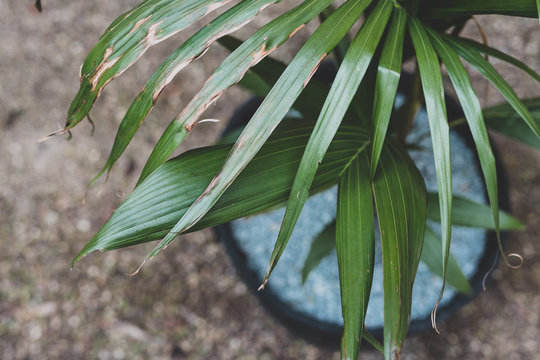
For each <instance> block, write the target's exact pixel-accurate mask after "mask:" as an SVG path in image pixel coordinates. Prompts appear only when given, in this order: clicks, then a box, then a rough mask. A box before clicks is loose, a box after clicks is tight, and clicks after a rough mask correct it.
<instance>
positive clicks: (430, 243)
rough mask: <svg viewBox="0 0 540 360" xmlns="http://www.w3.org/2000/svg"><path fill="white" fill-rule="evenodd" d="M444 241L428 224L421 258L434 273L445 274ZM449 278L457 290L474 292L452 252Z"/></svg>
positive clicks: (466, 292)
mask: <svg viewBox="0 0 540 360" xmlns="http://www.w3.org/2000/svg"><path fill="white" fill-rule="evenodd" d="M441 251H442V242H441V239H440V238H439V236H438V235H437V234H436V233H435V232H434V231H433V230H431V228H430V227H429V226H426V232H425V234H424V247H423V248H422V256H421V260H422V262H423V263H424V264H426V265H427V267H428V268H429V270H431V272H433V273H434V274H437V275H439V276H440V277H442V276H443V274H442V271H441V269H442V261H441V260H442V259H441ZM447 280H448V283H449V284H450V285H452V286H453V287H454V288H455V289H456V290H457V291H459V292H461V293H463V294H466V295H470V294H472V288H471V284H470V283H469V280H468V279H467V277H466V276H465V274H463V271H461V268H460V267H459V264H458V263H457V261H456V259H455V258H454V257H453V256H452V254H450V257H449V258H448V273H447Z"/></svg>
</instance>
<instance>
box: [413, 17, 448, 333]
mask: <svg viewBox="0 0 540 360" xmlns="http://www.w3.org/2000/svg"><path fill="white" fill-rule="evenodd" d="M409 30H410V34H411V38H412V41H413V45H414V48H415V50H416V56H417V59H418V67H419V69H420V78H421V79H422V87H423V89H424V98H425V101H426V110H427V113H428V119H429V128H430V132H431V139H432V144H433V155H434V158H435V171H436V174H437V185H438V190H439V201H440V212H441V232H442V242H443V249H442V257H443V285H442V288H441V293H440V295H439V301H440V299H441V298H442V295H443V292H444V286H445V281H446V272H447V266H448V256H449V254H450V241H451V235H452V226H451V224H452V212H451V210H452V171H451V165H450V132H449V127H448V121H447V116H446V105H445V103H444V88H443V83H442V76H441V69H440V67H439V60H438V59H437V54H436V53H435V50H434V49H433V46H432V45H431V43H430V41H429V38H428V35H427V33H426V31H425V29H424V27H423V25H422V23H420V21H419V20H417V19H415V18H412V17H411V18H410V21H409ZM437 304H438V302H437ZM435 314H436V313H435V311H434V315H435ZM433 320H434V321H433V326H436V323H435V318H433Z"/></svg>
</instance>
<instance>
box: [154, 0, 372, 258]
mask: <svg viewBox="0 0 540 360" xmlns="http://www.w3.org/2000/svg"><path fill="white" fill-rule="evenodd" d="M368 4H369V0H355V1H349V2H346V3H345V4H344V5H342V6H341V7H340V8H339V9H338V10H337V11H336V12H335V13H334V14H333V15H332V16H330V17H329V18H328V19H327V20H326V21H325V22H324V23H323V24H322V25H321V26H320V27H319V28H318V29H317V30H316V31H315V32H314V33H313V35H312V36H311V37H310V38H309V40H308V41H307V42H306V43H305V44H304V46H303V47H302V48H301V49H300V50H299V52H298V54H297V55H296V56H295V57H294V59H293V60H292V62H291V63H290V65H289V66H288V67H287V70H286V71H285V72H284V73H283V75H282V76H281V77H280V78H279V80H278V82H277V83H276V85H274V87H273V88H272V90H271V91H270V93H269V94H268V95H267V96H266V98H265V100H264V102H263V103H262V104H261V106H260V107H259V109H258V110H257V112H256V113H255V115H253V117H252V118H251V120H250V122H249V123H248V125H247V126H246V128H245V129H244V131H243V132H242V135H241V136H240V138H239V139H238V141H237V142H236V144H235V146H234V147H233V150H232V151H231V153H230V154H229V156H228V157H227V160H226V161H225V164H224V165H223V168H222V169H221V171H220V172H219V173H218V174H217V175H216V177H215V178H214V179H213V180H212V182H211V183H210V184H209V185H208V188H207V189H206V190H205V191H204V193H203V194H202V195H201V196H200V197H199V198H198V199H197V201H196V202H195V203H194V204H193V205H192V206H191V207H190V208H189V209H188V211H187V212H186V213H185V214H184V216H183V217H182V219H180V221H179V222H178V223H177V224H176V225H175V227H174V228H173V230H172V231H171V233H169V234H167V236H166V237H165V238H164V239H163V240H162V241H161V243H160V244H159V245H158V246H156V248H155V249H154V250H153V251H152V252H151V253H150V254H149V255H148V258H151V257H153V256H155V255H156V254H157V253H158V252H159V251H160V250H161V249H163V247H165V246H167V245H168V244H169V243H170V242H171V241H172V240H174V238H175V234H178V233H181V232H183V231H185V230H187V229H189V228H190V227H191V226H193V224H195V223H196V222H197V221H198V220H199V219H200V218H201V217H202V216H204V214H205V213H206V212H207V211H208V210H210V208H211V207H212V206H213V205H214V204H215V203H216V201H217V200H218V199H219V198H220V197H221V195H222V194H223V192H224V191H225V190H226V189H227V188H228V187H229V186H230V184H231V183H232V182H233V181H234V179H235V178H236V177H237V176H238V175H239V174H240V172H241V171H242V169H243V168H244V167H245V166H246V165H247V164H248V163H249V161H250V160H251V159H252V158H253V156H255V154H256V153H257V151H259V149H260V148H261V147H262V145H263V144H264V142H265V141H266V140H267V139H268V137H269V136H270V134H271V133H272V131H273V129H274V128H275V127H276V126H277V125H278V124H279V122H280V121H281V120H282V119H283V117H284V116H285V114H286V113H287V111H288V110H289V109H290V107H291V106H292V104H293V103H294V101H295V100H296V98H297V97H298V95H299V94H300V92H301V91H302V89H303V88H304V87H305V84H307V82H308V81H309V80H310V78H311V76H312V75H313V73H314V72H315V71H316V69H317V67H318V66H319V64H320V62H321V61H322V59H324V57H325V56H326V54H327V53H328V52H329V51H330V50H332V48H333V47H334V46H336V44H337V43H338V42H339V41H340V40H341V38H343V36H344V35H345V34H346V33H347V31H348V30H349V29H350V28H351V26H352V25H353V24H354V23H355V21H356V20H357V19H358V17H359V16H360V15H361V14H362V12H363V11H364V9H365V8H366V6H367V5H368ZM271 263H273V261H271Z"/></svg>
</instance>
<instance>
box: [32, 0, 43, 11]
mask: <svg viewBox="0 0 540 360" xmlns="http://www.w3.org/2000/svg"><path fill="white" fill-rule="evenodd" d="M34 6H35V7H36V9H37V11H39V12H42V11H43V7H42V6H41V0H36V3H35V5H34Z"/></svg>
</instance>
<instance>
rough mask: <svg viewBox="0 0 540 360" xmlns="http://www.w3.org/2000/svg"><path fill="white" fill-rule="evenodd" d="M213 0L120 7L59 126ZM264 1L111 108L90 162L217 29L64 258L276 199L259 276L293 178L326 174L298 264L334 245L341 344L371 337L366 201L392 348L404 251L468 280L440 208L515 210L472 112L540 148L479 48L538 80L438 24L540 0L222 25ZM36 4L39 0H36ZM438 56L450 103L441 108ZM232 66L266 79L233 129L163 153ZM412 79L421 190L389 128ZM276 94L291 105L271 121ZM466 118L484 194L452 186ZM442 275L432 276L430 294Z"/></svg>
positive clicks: (395, 354)
mask: <svg viewBox="0 0 540 360" xmlns="http://www.w3.org/2000/svg"><path fill="white" fill-rule="evenodd" d="M229 2H230V1H227V0H226V1H221V0H219V1H218V0H145V1H143V2H142V3H141V4H139V5H138V6H136V7H135V8H133V9H132V10H130V11H128V12H126V13H125V14H123V15H121V16H120V17H118V18H117V19H116V20H115V21H114V22H113V23H112V24H111V25H110V26H109V28H108V29H107V30H106V31H105V33H104V34H103V36H102V37H101V38H100V40H99V42H98V43H97V44H96V45H95V47H94V48H93V49H92V50H91V51H90V53H89V55H88V57H87V59H86V61H85V62H84V64H83V67H82V69H81V85H80V89H79V91H78V93H77V95H76V96H75V98H74V100H73V102H72V104H71V106H70V108H69V110H68V117H67V122H66V126H65V129H64V130H62V131H60V133H64V132H67V131H69V130H70V129H72V128H73V127H74V126H76V125H77V124H78V123H79V122H80V121H81V120H82V119H83V118H84V117H86V116H87V115H88V114H89V112H90V110H91V108H92V106H93V105H94V103H95V101H96V100H97V99H98V97H99V96H100V94H101V92H102V90H103V89H104V87H105V86H106V85H107V84H108V83H109V82H110V81H111V80H113V79H114V78H115V77H117V76H119V75H120V74H122V73H123V72H124V71H125V70H126V69H127V68H128V67H130V66H131V65H132V64H133V63H134V62H135V61H137V60H138V59H139V58H140V57H141V56H142V55H143V54H144V53H145V52H146V51H147V50H148V49H149V48H150V47H151V46H153V45H155V44H157V43H159V42H160V41H163V40H165V39H166V38H168V37H170V36H172V35H174V34H176V33H177V32H179V31H181V30H182V29H184V28H186V27H187V26H190V25H192V24H193V23H195V22H197V21H198V20H200V19H203V18H205V17H206V16H207V15H209V14H211V13H212V12H214V11H215V10H217V9H219V8H221V7H224V6H226V5H227V4H228V3H229ZM279 2H281V0H242V1H238V2H236V5H234V6H231V7H229V8H228V9H226V10H225V11H223V12H221V13H220V15H218V16H216V17H215V18H214V19H213V20H212V21H210V22H209V23H207V24H206V25H203V26H202V27H201V28H200V29H199V30H198V31H197V32H195V34H194V35H193V36H191V37H190V38H189V39H188V40H186V41H185V42H184V43H183V44H182V45H181V46H180V47H179V48H178V49H177V50H176V51H174V52H173V53H172V54H171V55H170V56H169V58H168V59H167V60H165V62H164V63H163V64H162V65H161V66H160V67H159V69H158V70H157V71H156V72H155V73H154V74H153V75H152V77H151V78H150V79H149V80H148V82H147V84H146V85H145V86H144V88H143V89H142V90H141V91H140V93H139V94H138V96H137V97H136V98H135V99H134V101H133V103H132V104H131V106H130V107H129V109H128V110H127V112H126V115H125V116H124V119H123V120H122V122H121V124H120V126H119V129H118V132H117V134H116V138H115V140H114V145H113V148H112V150H111V153H110V155H109V158H108V160H107V162H106V163H105V164H104V167H103V169H102V171H101V172H100V173H99V174H98V176H97V177H96V178H95V179H97V178H98V177H99V176H100V175H101V174H103V173H104V172H108V171H110V169H111V168H112V167H113V165H114V164H115V162H116V161H117V160H118V159H119V157H120V156H121V155H122V153H123V152H124V150H125V149H126V147H127V146H128V145H129V143H130V141H131V139H132V138H133V136H134V135H135V133H136V132H137V130H138V128H139V127H140V125H141V124H142V122H143V121H144V120H145V118H146V117H147V115H148V114H149V112H150V111H151V110H152V108H153V106H154V104H155V103H156V100H157V99H158V98H159V96H160V93H161V91H162V90H163V89H164V88H165V87H166V86H167V85H168V84H169V83H170V82H171V81H172V79H173V78H174V77H175V76H176V75H177V74H178V73H179V72H180V71H181V70H182V69H184V68H185V67H186V66H188V65H189V64H190V63H191V62H193V61H195V60H196V59H198V58H199V57H200V56H202V55H203V54H204V53H205V51H206V50H207V49H208V48H209V47H210V46H212V45H213V44H214V43H215V42H217V41H219V43H221V44H222V45H224V46H225V47H226V48H227V49H229V50H230V51H231V54H230V55H229V56H228V57H227V58H226V59H225V60H224V61H223V62H222V63H221V65H220V66H219V67H218V68H217V69H216V70H215V72H214V73H213V74H212V76H211V77H210V78H209V79H208V80H207V81H206V83H205V85H204V86H203V88H202V89H201V90H200V91H199V92H198V93H197V94H196V95H195V96H194V97H193V99H192V100H191V102H190V103H189V104H188V105H187V106H186V107H185V108H184V109H183V110H182V111H181V112H180V113H179V114H178V116H176V117H175V118H174V119H172V121H171V122H170V124H169V126H168V127H167V129H165V131H164V133H163V135H162V136H161V138H160V139H159V141H158V142H157V144H156V146H155V148H154V150H153V152H152V154H151V155H150V157H149V159H148V161H147V163H146V165H145V167H144V169H143V171H142V174H141V176H140V179H139V182H138V184H137V187H136V188H135V190H134V191H133V193H132V194H131V195H130V196H129V197H128V198H127V199H126V200H125V201H124V202H123V203H122V204H121V205H120V206H119V207H118V209H117V210H116V211H115V213H114V214H113V215H112V216H111V218H110V219H109V220H108V221H107V223H106V224H105V225H104V226H103V227H102V228H101V230H100V231H99V232H98V233H97V234H96V235H94V237H92V239H91V240H90V242H89V243H88V244H87V245H86V246H85V247H84V248H83V249H82V250H81V252H80V253H79V254H78V255H77V257H76V258H75V259H74V263H75V262H76V261H78V260H79V259H80V258H81V257H83V256H84V255H86V254H88V253H90V252H92V251H95V250H101V251H106V250H112V249H118V248H122V247H126V246H131V245H135V244H141V243H144V242H148V241H153V240H160V239H162V241H161V242H160V243H159V244H158V245H157V247H156V248H155V249H154V250H153V251H152V252H151V253H150V254H149V256H148V258H150V257H152V256H154V255H156V254H158V253H159V252H160V251H161V250H162V249H164V248H165V247H166V246H167V245H168V244H170V243H171V242H172V241H173V240H174V239H175V238H176V236H177V235H179V234H181V233H185V232H188V231H194V230H197V229H202V228H205V227H209V226H214V225H217V224H222V223H225V222H228V221H231V220H233V219H236V218H239V217H242V216H246V215H249V214H253V213H256V212H260V211H263V210H265V209H268V208H270V207H273V206H276V205H278V204H282V203H286V212H285V216H284V218H283V223H282V226H281V229H280V232H279V235H278V239H277V240H276V244H275V248H274V251H273V254H272V257H271V259H269V260H270V263H269V267H268V272H267V275H266V278H265V282H266V281H267V280H268V277H269V276H270V274H271V271H272V269H273V268H274V266H275V265H276V263H277V261H278V260H279V257H280V255H281V254H282V253H283V251H285V250H286V245H287V242H288V240H289V237H290V235H291V233H292V231H293V229H294V226H295V224H296V221H297V219H298V216H299V214H300V212H301V210H302V208H303V206H304V204H305V201H306V199H307V198H308V196H309V195H311V194H313V193H314V192H317V191H319V190H322V189H325V188H327V187H328V186H330V185H332V184H338V189H339V195H338V208H337V219H336V223H335V225H334V224H331V225H329V226H328V227H327V228H326V229H325V230H324V231H323V232H322V233H321V235H320V236H319V237H318V238H317V239H316V241H315V242H314V244H313V247H312V251H311V253H310V255H309V257H308V259H307V261H306V264H305V267H304V271H303V278H304V279H305V278H306V277H307V275H308V274H309V271H310V270H311V269H312V268H314V267H315V266H316V264H317V263H318V262H319V261H320V259H321V258H322V257H324V256H326V255H327V254H328V253H329V252H330V251H331V250H332V249H333V247H334V246H335V247H336V249H337V257H338V264H339V274H340V286H341V295H342V310H343V317H344V321H345V328H344V334H343V341H342V358H344V359H356V358H357V357H358V353H359V348H360V340H361V339H362V337H364V338H366V339H368V341H370V342H372V343H373V339H372V338H371V337H370V335H369V334H367V333H366V332H365V329H364V328H363V322H364V318H365V311H366V309H367V304H368V300H369V293H370V289H371V282H372V269H373V249H374V235H373V234H374V228H373V227H374V226H375V221H374V210H375V212H376V214H377V217H378V223H379V226H380V233H381V241H382V248H383V274H384V297H385V298H384V312H385V314H384V315H385V329H384V333H385V336H384V349H382V348H381V350H382V351H383V352H384V354H385V358H386V359H397V358H399V354H400V351H401V346H402V344H403V341H404V339H405V337H406V334H407V329H408V323H409V316H410V312H411V294H412V286H413V283H414V279H415V276H416V270H417V267H418V262H419V261H420V260H422V261H424V262H425V263H426V264H427V265H428V267H429V268H430V269H431V270H432V271H433V272H434V273H436V274H438V275H440V276H441V277H442V278H443V283H445V282H446V280H448V282H449V283H450V284H452V285H453V286H454V287H455V288H457V289H458V290H460V291H462V292H464V293H469V292H470V291H471V288H470V285H469V284H468V281H467V279H466V278H465V277H464V275H463V273H462V272H461V270H460V269H459V267H458V266H457V262H456V261H455V259H454V258H453V257H452V256H451V254H450V251H449V250H450V242H451V225H452V224H460V225H466V226H476V227H483V228H488V229H494V230H495V231H496V233H497V234H499V231H500V230H501V229H520V228H521V226H522V225H521V224H520V223H519V221H517V220H516V219H514V218H512V217H511V216H509V215H507V214H504V213H501V212H500V211H499V210H498V206H499V205H498V202H499V200H498V184H497V177H496V169H495V161H494V157H493V153H492V150H491V145H490V141H489V137H488V134H487V129H488V128H491V129H493V130H495V131H497V132H500V133H502V134H504V135H506V136H509V137H511V138H513V139H516V140H518V141H520V142H523V143H525V144H527V145H530V146H533V147H535V148H537V149H540V140H539V136H540V128H539V123H540V101H539V100H538V99H533V100H526V101H522V100H521V99H519V97H518V96H517V95H516V94H515V92H514V91H513V90H512V88H511V87H510V86H509V85H508V83H506V81H505V80H504V79H503V78H502V77H501V76H500V74H499V73H498V72H497V71H496V69H495V68H494V67H493V66H492V65H491V64H490V63H489V62H488V61H487V60H486V59H485V58H484V57H483V56H482V55H484V54H485V55H489V56H492V57H495V58H499V59H501V60H503V61H505V62H508V63H509V64H512V65H514V66H516V67H517V68H519V69H521V70H523V71H524V72H526V73H527V74H529V75H530V76H531V77H532V78H534V79H535V80H537V81H540V75H538V74H536V73H535V72H534V71H533V70H532V69H531V68H529V67H528V66H527V65H525V64H523V63H522V62H521V61H519V60H517V59H515V58H513V57H512V56H510V55H508V54H505V53H503V52H501V51H499V50H497V49H493V48H491V47H489V46H487V45H483V44H479V43H477V42H475V41H473V40H470V39H465V38H462V37H460V36H459V35H458V34H457V33H458V31H453V35H448V30H456V29H460V27H461V26H462V25H463V24H464V23H465V22H466V21H467V20H468V19H469V18H470V17H471V16H473V15H475V14H503V15H512V16H523V17H538V16H539V10H540V1H539V0H536V1H535V0H349V1H346V2H344V3H342V5H341V6H339V7H336V6H334V5H335V4H334V1H333V0H303V1H299V2H298V5H297V6H296V7H294V8H292V9H291V10H289V11H287V12H285V13H284V14H282V15H280V16H278V17H276V18H275V19H273V20H271V21H268V22H267V23H266V24H264V25H263V26H262V27H260V28H259V29H258V30H256V31H255V32H254V33H253V34H252V35H251V36H249V37H248V38H247V39H246V40H237V39H235V38H233V37H231V36H229V35H228V34H230V33H232V32H234V31H235V30H237V29H239V28H242V27H244V26H245V25H247V24H248V23H249V22H251V20H253V19H254V18H255V17H256V16H258V15H259V13H260V12H261V11H263V10H264V9H265V8H266V7H268V6H270V5H273V4H276V3H279ZM40 5H41V4H40V2H39V1H37V2H36V6H38V7H40ZM317 17H319V18H320V19H322V22H321V23H320V25H319V26H318V27H316V29H315V30H314V31H313V33H312V34H311V36H310V37H309V39H308V40H307V41H306V42H305V44H304V45H303V46H302V47H301V48H300V49H299V50H298V52H297V53H296V55H295V56H294V58H293V60H292V61H291V62H290V64H283V63H281V62H279V61H276V60H274V59H271V58H270V57H268V55H269V54H271V53H272V52H273V51H274V50H276V49H277V48H278V47H279V46H281V45H282V44H283V43H285V42H287V41H288V40H289V39H290V38H291V37H292V36H293V35H294V34H295V33H296V32H297V31H298V30H300V29H301V28H302V27H303V26H304V25H305V24H306V23H308V22H311V21H314V20H313V19H315V18H317ZM362 17H364V19H365V20H364V21H363V22H362V24H361V26H360V27H359V30H358V32H357V33H356V35H355V36H354V39H353V40H352V41H351V42H349V40H348V37H347V36H348V34H349V33H350V32H351V31H352V30H351V29H353V28H354V26H353V25H355V23H357V22H359V19H361V18H362ZM332 53H334V55H335V56H334V57H335V59H336V61H337V63H338V65H339V70H338V72H337V75H336V77H335V79H334V81H333V83H332V84H331V85H327V84H325V83H322V82H319V81H317V80H311V77H312V75H313V74H314V72H315V71H316V70H317V68H318V66H319V64H320V63H321V61H322V60H323V59H324V58H325V57H327V56H328V55H330V54H332ZM412 57H415V58H416V61H417V78H419V79H420V80H421V86H412V87H411V88H410V91H411V93H409V94H406V98H407V101H408V103H406V104H405V105H404V107H403V109H407V111H405V112H399V111H395V109H394V102H395V98H396V94H397V88H398V83H399V81H400V78H401V68H402V63H403V62H404V61H405V60H408V59H410V58H412ZM462 59H463V60H465V61H466V62H467V63H469V64H471V65H472V66H473V67H474V68H476V69H477V70H478V71H479V72H480V73H481V74H482V75H483V76H484V77H485V78H486V79H488V80H489V81H490V82H491V83H492V84H493V85H494V86H495V87H496V88H497V89H498V90H499V91H500V92H501V94H502V95H503V96H504V97H505V99H506V100H507V101H508V104H502V105H500V106H497V107H494V108H491V109H486V110H482V109H481V107H480V103H479V101H478V97H477V95H476V92H475V90H474V88H473V86H472V83H471V81H470V79H469V75H468V73H467V70H466V68H465V67H464V65H463V63H462ZM441 63H442V64H444V66H445V68H446V69H447V71H448V74H449V76H450V80H451V82H452V84H453V86H454V88H455V90H456V94H457V97H458V100H459V102H460V103H461V106H462V108H463V111H464V114H465V118H464V119H462V120H456V121H454V122H452V123H451V124H449V123H448V121H447V114H446V106H445V102H444V86H443V77H442V74H441ZM235 84H239V85H240V86H243V87H245V88H247V89H249V90H250V91H252V92H253V93H255V94H257V95H259V96H261V97H264V101H263V102H262V104H261V105H260V107H259V109H258V110H257V112H256V113H255V114H254V115H253V117H252V118H251V120H250V121H249V123H248V124H247V125H246V126H245V128H244V129H243V130H242V131H241V133H240V134H239V136H238V137H237V138H236V139H235V143H234V144H222V145H216V146H212V147H206V148H200V149H196V150H192V151H188V152H186V153H184V154H181V155H180V156H178V157H176V158H173V159H170V160H169V161H167V160H168V159H169V157H170V156H171V154H172V153H173V152H174V151H175V150H176V149H177V148H178V146H179V145H180V144H181V143H182V142H183V140H184V139H185V138H186V137H187V136H188V135H189V134H190V132H191V131H192V130H193V128H194V127H195V126H196V125H197V122H198V120H199V118H200V117H201V116H202V114H203V113H204V111H205V110H206V109H207V108H208V106H209V105H210V104H212V103H213V102H215V101H216V100H217V99H218V98H219V97H220V96H221V94H222V93H223V92H224V91H226V90H227V89H228V88H230V87H231V86H234V85H235ZM420 89H421V91H422V94H423V98H424V100H425V106H426V109H427V113H428V118H429V128H430V134H431V138H432V141H433V152H434V156H435V159H436V162H435V169H436V174H437V183H438V189H439V191H438V194H426V191H425V184H424V181H423V179H422V177H421V176H420V174H419V172H418V169H417V168H416V166H415V164H414V162H413V161H412V160H411V159H410V158H409V156H408V154H407V152H406V150H405V146H404V144H403V143H402V142H403V140H404V139H405V140H406V136H405V135H406V132H407V130H408V128H409V127H410V126H409V125H410V124H409V120H410V119H412V115H413V113H414V111H413V110H415V109H416V103H417V99H419V98H421V96H420V95H419V94H418V92H420ZM291 108H294V109H296V110H297V111H298V112H299V113H300V114H301V115H302V118H303V119H302V120H298V119H290V120H287V121H282V120H283V119H284V118H285V117H286V114H287V113H288V111H289V110H290V109H291ZM406 113H408V114H406ZM404 114H405V115H404ZM409 118H410V119H409ZM465 123H466V124H467V125H468V127H469V129H470V130H471V133H472V136H473V140H474V143H475V146H476V149H477V152H478V155H479V158H480V164H481V168H482V172H483V175H484V179H485V183H486V189H487V192H488V195H489V200H490V206H489V207H488V206H484V205H480V204H476V203H472V202H470V201H469V200H467V199H460V198H457V197H454V196H453V195H452V176H451V164H450V142H449V128H450V126H457V125H460V124H465ZM95 179H94V180H95ZM94 180H93V181H94ZM374 205H375V206H374ZM427 218H430V219H433V220H437V221H440V222H441V228H442V232H441V235H442V239H439V238H438V236H436V235H435V234H434V233H433V231H432V230H431V229H429V228H427V227H426V219H427ZM263 286H264V284H263ZM443 290H444V285H443V289H441V296H442V293H443ZM377 346H378V345H377Z"/></svg>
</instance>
